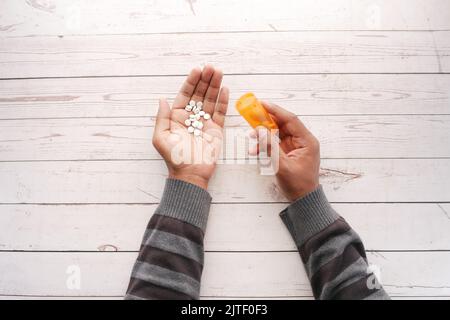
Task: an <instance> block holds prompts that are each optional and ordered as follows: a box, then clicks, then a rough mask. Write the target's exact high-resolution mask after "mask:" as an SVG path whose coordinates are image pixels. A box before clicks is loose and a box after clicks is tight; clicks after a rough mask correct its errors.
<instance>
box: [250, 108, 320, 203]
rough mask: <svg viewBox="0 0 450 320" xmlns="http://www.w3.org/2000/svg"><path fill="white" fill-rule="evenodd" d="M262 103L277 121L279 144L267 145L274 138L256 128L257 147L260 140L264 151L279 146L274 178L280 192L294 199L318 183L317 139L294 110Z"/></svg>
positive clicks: (304, 194)
mask: <svg viewBox="0 0 450 320" xmlns="http://www.w3.org/2000/svg"><path fill="white" fill-rule="evenodd" d="M262 104H263V106H264V107H265V108H266V110H267V111H268V112H269V113H270V115H271V116H272V118H273V119H274V120H275V122H276V123H277V125H278V128H279V139H280V140H279V141H280V142H279V143H280V144H279V148H271V143H273V141H275V139H273V138H272V139H271V136H272V135H270V134H269V133H268V132H267V130H263V131H260V130H258V132H259V134H258V142H259V145H258V147H259V149H261V146H262V145H263V144H264V145H266V146H267V151H268V152H270V151H271V150H279V158H278V159H279V163H278V170H277V173H276V177H277V181H278V184H279V186H280V188H281V190H282V191H283V193H284V195H285V196H286V197H287V198H288V199H289V200H290V201H295V200H297V199H299V198H302V197H304V196H306V195H307V194H308V193H310V192H312V191H314V190H315V189H317V187H318V186H319V169H320V145H319V141H318V140H317V139H316V138H315V137H314V136H313V134H312V133H311V132H310V131H309V130H308V129H307V128H306V127H305V126H304V124H303V123H302V122H301V121H300V120H299V119H298V118H297V116H296V115H295V114H293V113H291V112H289V111H287V110H285V109H283V108H281V107H279V106H277V105H275V104H271V103H267V102H264V101H263V102H262ZM272 137H273V136H272ZM257 152H258V150H256V151H253V152H252V153H257Z"/></svg>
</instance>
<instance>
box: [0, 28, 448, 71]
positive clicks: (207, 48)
mask: <svg viewBox="0 0 450 320" xmlns="http://www.w3.org/2000/svg"><path fill="white" fill-rule="evenodd" d="M439 33H440V34H441V35H440V36H439V37H435V36H434V33H431V32H400V31H399V32H387V31H376V32H368V31H365V32H338V31H329V32H271V33H232V34H229V33H198V34H164V35H161V34H147V35H117V36H70V37H63V38H59V37H46V38H44V39H42V38H35V37H27V38H1V39H0V48H2V51H0V61H2V63H1V64H0V74H1V78H27V77H71V76H129V75H135V76H136V75H182V74H185V73H186V72H188V70H187V69H188V68H189V66H195V65H201V64H204V63H206V62H209V63H213V64H215V65H216V66H218V67H221V68H223V69H224V70H226V73H228V74H266V73H277V74H279V73H302V74H304V73H355V72H356V73H405V72H406V73H417V72H426V73H433V72H442V71H448V69H447V68H446V65H442V64H441V63H440V62H439V56H446V55H448V54H449V52H450V48H449V45H448V43H449V42H450V40H449V39H450V31H441V32H439ZM199 42H201V43H202V45H201V46H195V45H192V44H194V43H199Z"/></svg>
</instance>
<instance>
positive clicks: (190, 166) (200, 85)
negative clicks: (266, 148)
mask: <svg viewBox="0 0 450 320" xmlns="http://www.w3.org/2000/svg"><path fill="white" fill-rule="evenodd" d="M222 78H223V74H222V72H221V71H220V70H218V69H215V68H214V67H212V66H210V65H207V66H206V67H205V68H203V71H202V70H201V69H200V68H195V69H193V70H192V71H191V73H190V74H189V75H188V77H187V78H186V80H185V82H184V84H183V85H182V87H181V89H180V91H179V93H178V95H177V97H176V98H175V101H174V103H173V105H172V108H170V106H169V104H168V103H167V101H166V100H165V99H161V100H160V104H159V110H158V115H157V119H156V126H155V132H154V135H153V144H154V146H155V148H156V149H157V150H158V152H159V153H160V154H161V155H162V157H163V158H164V160H165V161H166V164H167V167H168V169H169V177H172V178H176V179H181V180H185V181H188V182H191V183H194V184H197V185H199V186H200V187H203V188H206V186H207V184H208V181H209V179H210V178H211V176H212V175H213V173H214V168H215V165H216V162H217V159H218V157H219V153H220V150H221V147H222V137H223V132H222V129H223V126H224V122H225V114H226V111H227V107H228V99H229V92H228V89H227V88H226V87H222V88H221V83H222ZM191 100H194V101H195V102H199V101H201V102H203V111H205V112H206V113H208V114H210V115H211V119H208V120H202V122H203V128H202V133H201V134H200V135H199V136H195V135H194V134H192V133H189V132H188V130H187V127H186V125H185V120H186V119H188V118H189V115H190V114H192V113H191V112H188V111H186V110H185V107H186V105H187V104H189V102H190V101H191Z"/></svg>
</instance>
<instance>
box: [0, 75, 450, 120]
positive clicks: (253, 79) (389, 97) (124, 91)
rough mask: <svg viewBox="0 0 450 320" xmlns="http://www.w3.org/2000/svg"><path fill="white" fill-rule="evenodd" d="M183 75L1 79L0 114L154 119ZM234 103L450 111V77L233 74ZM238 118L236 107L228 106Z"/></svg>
mask: <svg viewBox="0 0 450 320" xmlns="http://www.w3.org/2000/svg"><path fill="white" fill-rule="evenodd" d="M183 79H184V78H183V77H178V76H174V77H161V76H156V77H132V78H130V77H127V78H81V79H77V78H75V79H37V80H36V79H31V80H10V81H3V82H2V83H1V85H0V119H29V118H32V119H42V118H52V119H53V118H87V117H101V118H106V117H150V116H155V115H156V110H157V106H158V99H159V97H160V96H161V95H166V96H168V97H171V98H173V97H174V96H175V94H176V92H177V90H178V89H179V86H180V83H181V82H182V81H183ZM224 83H225V84H226V85H227V86H228V87H229V88H230V96H231V101H232V102H234V101H236V99H237V98H238V97H239V96H241V95H242V94H244V93H245V92H247V91H253V92H255V93H257V94H258V97H260V98H261V99H264V100H268V101H274V102H277V103H278V104H280V105H282V106H284V107H285V108H288V109H289V110H291V111H292V112H295V113H296V114H298V115H369V114H387V115H392V114H404V115H421V114H430V115H433V114H450V107H449V106H450V90H449V88H450V75H449V74H426V75H422V74H420V75H418V74H407V75H404V74H350V75H348V74H338V75H330V74H329V75H326V74H324V75H227V76H226V77H225V79H224ZM228 113H229V114H230V115H237V112H236V110H235V109H234V107H233V105H231V107H230V108H229V110H228Z"/></svg>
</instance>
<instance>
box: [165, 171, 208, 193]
mask: <svg viewBox="0 0 450 320" xmlns="http://www.w3.org/2000/svg"><path fill="white" fill-rule="evenodd" d="M169 178H170V179H176V180H181V181H184V182H188V183H191V184H193V185H196V186H197V187H200V188H202V189H205V190H207V189H208V182H209V179H205V178H203V177H201V176H199V175H195V174H186V173H169Z"/></svg>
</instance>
